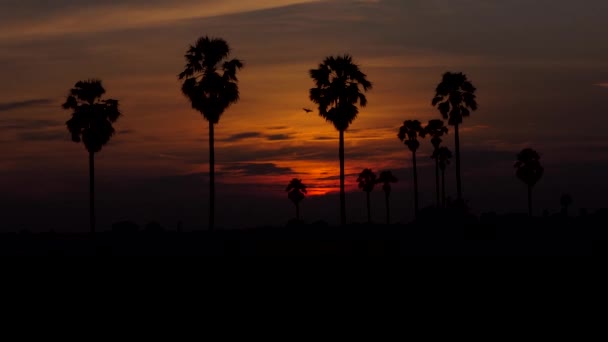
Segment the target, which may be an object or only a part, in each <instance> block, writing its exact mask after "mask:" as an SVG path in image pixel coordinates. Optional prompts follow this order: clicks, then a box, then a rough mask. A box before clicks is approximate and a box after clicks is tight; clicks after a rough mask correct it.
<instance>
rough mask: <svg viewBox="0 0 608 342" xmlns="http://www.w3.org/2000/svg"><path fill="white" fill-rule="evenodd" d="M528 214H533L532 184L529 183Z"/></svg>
mask: <svg viewBox="0 0 608 342" xmlns="http://www.w3.org/2000/svg"><path fill="white" fill-rule="evenodd" d="M528 215H529V216H532V186H531V185H528Z"/></svg>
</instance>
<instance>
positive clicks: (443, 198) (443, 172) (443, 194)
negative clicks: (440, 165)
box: [441, 170, 445, 208]
mask: <svg viewBox="0 0 608 342" xmlns="http://www.w3.org/2000/svg"><path fill="white" fill-rule="evenodd" d="M441 206H442V207H444V208H445V170H441Z"/></svg>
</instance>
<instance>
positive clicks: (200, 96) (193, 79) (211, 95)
mask: <svg viewBox="0 0 608 342" xmlns="http://www.w3.org/2000/svg"><path fill="white" fill-rule="evenodd" d="M229 56H230V47H229V46H228V43H226V41H225V40H223V39H220V38H209V37H207V36H205V37H201V38H199V39H198V40H197V41H196V43H195V44H194V45H191V46H190V48H189V49H188V52H187V53H186V55H185V56H184V57H185V58H186V67H185V69H184V71H182V72H181V73H180V74H179V76H178V77H179V79H180V80H183V84H182V93H184V95H186V97H188V99H189V100H190V103H191V104H192V108H193V109H196V110H197V111H199V112H200V113H201V114H202V115H203V117H204V118H205V119H206V120H207V121H209V230H213V226H214V222H215V220H214V217H215V150H214V146H213V144H214V131H213V126H214V125H216V124H218V123H219V121H220V117H221V115H222V114H223V113H224V111H225V110H226V109H227V108H228V107H229V106H230V105H231V104H233V103H236V102H237V101H238V100H239V87H238V79H237V77H236V73H237V70H239V69H241V68H242V67H243V62H241V61H240V60H238V59H231V60H228V58H229ZM220 71H221V74H220Z"/></svg>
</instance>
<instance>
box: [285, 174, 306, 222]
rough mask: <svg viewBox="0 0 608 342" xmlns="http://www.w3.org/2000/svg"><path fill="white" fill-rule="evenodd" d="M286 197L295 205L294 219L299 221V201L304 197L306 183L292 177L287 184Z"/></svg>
mask: <svg viewBox="0 0 608 342" xmlns="http://www.w3.org/2000/svg"><path fill="white" fill-rule="evenodd" d="M285 191H287V198H289V199H290V200H291V201H292V202H293V204H295V206H296V219H297V220H298V221H300V202H301V201H302V200H303V199H304V198H305V197H306V185H304V183H302V180H301V179H297V178H294V179H292V180H291V181H290V182H289V184H287V188H286V189H285Z"/></svg>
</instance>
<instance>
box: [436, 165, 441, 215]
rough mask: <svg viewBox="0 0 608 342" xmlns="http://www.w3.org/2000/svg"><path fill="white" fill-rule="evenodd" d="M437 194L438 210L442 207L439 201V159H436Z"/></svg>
mask: <svg viewBox="0 0 608 342" xmlns="http://www.w3.org/2000/svg"><path fill="white" fill-rule="evenodd" d="M435 192H436V195H437V208H439V207H440V206H441V202H440V199H439V159H438V158H437V157H435Z"/></svg>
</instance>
